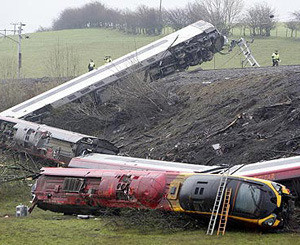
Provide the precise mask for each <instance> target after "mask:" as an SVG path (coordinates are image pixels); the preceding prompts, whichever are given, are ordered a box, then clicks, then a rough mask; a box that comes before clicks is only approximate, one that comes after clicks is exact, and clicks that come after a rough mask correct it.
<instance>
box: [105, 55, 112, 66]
mask: <svg viewBox="0 0 300 245" xmlns="http://www.w3.org/2000/svg"><path fill="white" fill-rule="evenodd" d="M104 61H105V64H107V63H110V62H112V59H111V57H110V56H105V58H104Z"/></svg>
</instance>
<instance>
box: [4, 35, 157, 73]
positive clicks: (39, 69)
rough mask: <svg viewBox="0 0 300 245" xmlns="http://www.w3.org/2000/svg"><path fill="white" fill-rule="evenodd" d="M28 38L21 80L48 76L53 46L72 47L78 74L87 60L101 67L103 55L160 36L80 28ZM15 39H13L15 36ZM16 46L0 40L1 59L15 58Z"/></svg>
mask: <svg viewBox="0 0 300 245" xmlns="http://www.w3.org/2000/svg"><path fill="white" fill-rule="evenodd" d="M29 36H30V38H29V39H22V57H23V58H22V59H23V62H22V64H23V67H22V74H23V76H24V77H44V76H49V75H50V74H49V72H48V71H47V69H46V68H45V65H46V63H47V59H48V57H49V54H50V52H53V49H54V47H56V46H57V44H58V43H59V45H60V46H61V47H65V46H68V47H70V48H73V49H74V50H75V52H76V53H77V54H78V56H79V58H80V64H79V65H80V66H79V67H80V70H79V73H81V74H82V73H85V72H87V65H88V62H89V59H93V60H94V62H95V63H96V66H100V65H103V64H104V60H103V59H104V56H105V55H110V56H112V58H113V59H116V58H118V57H120V56H123V55H125V54H127V53H129V52H131V51H133V50H136V49H137V48H140V47H142V46H144V45H146V44H148V43H151V42H153V41H155V40H157V39H158V38H159V37H153V36H135V35H125V34H123V33H121V32H118V31H115V30H106V29H81V30H63V31H54V32H43V33H33V34H30V35H29ZM15 38H16V37H15ZM16 57H17V44H16V43H14V42H12V41H11V40H9V39H7V38H6V39H3V38H2V39H0V58H1V59H2V60H3V59H9V58H10V59H16Z"/></svg>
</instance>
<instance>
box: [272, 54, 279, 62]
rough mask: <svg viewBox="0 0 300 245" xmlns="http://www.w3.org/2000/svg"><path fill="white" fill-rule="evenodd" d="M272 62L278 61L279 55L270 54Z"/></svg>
mask: <svg viewBox="0 0 300 245" xmlns="http://www.w3.org/2000/svg"><path fill="white" fill-rule="evenodd" d="M272 60H280V59H279V54H275V53H273V54H272Z"/></svg>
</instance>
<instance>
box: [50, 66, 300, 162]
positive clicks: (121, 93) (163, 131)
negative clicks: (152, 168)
mask: <svg viewBox="0 0 300 245" xmlns="http://www.w3.org/2000/svg"><path fill="white" fill-rule="evenodd" d="M97 98H98V100H99V98H101V100H102V101H101V103H98V104H96V103H95V101H94V100H93V99H89V98H86V99H83V100H82V101H81V102H82V103H72V105H68V106H65V107H63V108H60V109H59V110H56V111H54V112H53V113H52V116H51V117H50V118H48V119H46V120H45V121H44V123H47V124H49V125H52V126H58V127H61V128H65V129H68V130H72V131H77V132H81V133H85V134H90V135H94V136H98V137H100V138H105V139H108V140H110V141H111V142H113V143H115V144H116V145H117V146H119V147H120V149H121V153H122V154H123V155H129V156H135V157H144V158H145V157H146V158H152V159H160V160H169V161H179V162H188V163H195V164H207V165H215V164H228V165H235V164H242V163H253V162H258V161H262V160H270V159H275V158H280V157H289V156H295V155H299V154H300V128H299V126H300V121H299V119H300V66H281V67H266V68H244V69H231V70H210V71H204V70H195V71H185V72H178V73H176V74H173V75H171V76H168V77H166V78H163V79H161V80H158V81H155V82H149V81H147V82H144V81H143V79H142V78H141V77H138V76H137V77H131V78H130V79H128V80H127V81H122V82H121V83H119V85H114V86H111V87H109V88H107V89H106V90H105V91H103V92H101V93H100V97H99V94H98V95H97ZM98 102H99V101H98ZM215 144H219V145H220V150H217V151H216V150H214V148H213V145H215Z"/></svg>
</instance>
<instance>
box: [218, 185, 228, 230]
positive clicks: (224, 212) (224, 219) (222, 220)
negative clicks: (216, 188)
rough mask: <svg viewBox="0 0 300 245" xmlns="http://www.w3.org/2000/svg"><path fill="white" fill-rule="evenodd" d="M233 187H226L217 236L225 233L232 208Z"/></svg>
mask: <svg viewBox="0 0 300 245" xmlns="http://www.w3.org/2000/svg"><path fill="white" fill-rule="evenodd" d="M231 192H232V189H231V188H230V189H226V192H225V197H224V202H223V207H222V211H221V218H220V222H219V227H218V231H217V236H218V235H219V234H220V233H221V234H222V235H225V230H226V225H227V220H228V212H229V208H230V197H231Z"/></svg>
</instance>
